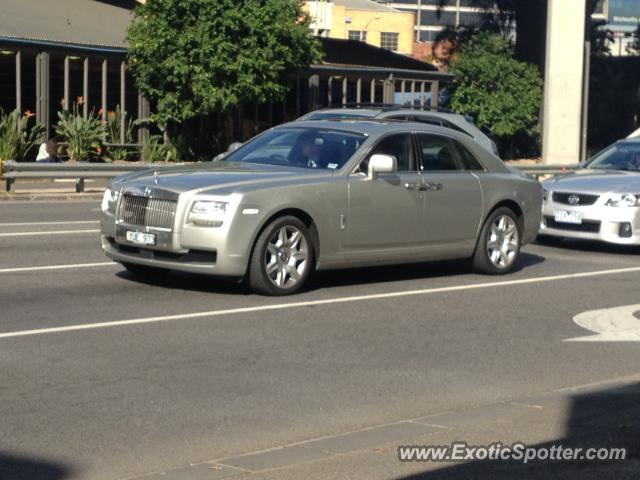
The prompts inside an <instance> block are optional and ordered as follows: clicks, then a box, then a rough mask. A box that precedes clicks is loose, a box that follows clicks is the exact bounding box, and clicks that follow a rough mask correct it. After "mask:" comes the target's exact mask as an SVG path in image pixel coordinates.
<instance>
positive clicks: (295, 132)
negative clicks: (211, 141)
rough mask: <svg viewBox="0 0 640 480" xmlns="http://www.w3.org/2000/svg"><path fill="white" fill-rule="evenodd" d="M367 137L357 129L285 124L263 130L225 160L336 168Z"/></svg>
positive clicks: (341, 165) (348, 157)
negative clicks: (357, 131)
mask: <svg viewBox="0 0 640 480" xmlns="http://www.w3.org/2000/svg"><path fill="white" fill-rule="evenodd" d="M366 139H367V137H366V135H363V134H359V133H350V132H342V131H338V130H327V129H321V128H303V127H300V128H286V129H276V130H271V131H269V132H266V133H265V134H263V135H261V136H259V137H257V138H256V139H255V140H253V141H251V142H249V143H247V144H246V145H245V146H243V147H241V148H240V149H238V150H236V151H235V152H233V153H232V154H230V155H229V156H228V157H226V158H225V161H228V162H245V163H260V164H265V165H281V166H286V167H299V168H315V169H328V170H337V169H339V168H342V167H343V166H344V164H345V163H347V161H348V160H349V159H350V158H351V156H352V155H353V154H354V153H355V152H356V150H358V148H360V146H361V145H362V144H363V143H364V141H365V140H366Z"/></svg>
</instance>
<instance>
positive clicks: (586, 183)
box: [543, 168, 640, 194]
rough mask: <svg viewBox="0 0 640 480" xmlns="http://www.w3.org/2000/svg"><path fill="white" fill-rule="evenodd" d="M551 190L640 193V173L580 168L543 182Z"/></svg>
mask: <svg viewBox="0 0 640 480" xmlns="http://www.w3.org/2000/svg"><path fill="white" fill-rule="evenodd" d="M543 185H544V187H545V188H547V189H549V190H561V191H566V192H579V193H595V194H602V193H640V173H636V172H624V171H620V170H595V169H589V168H585V169H580V170H577V171H575V172H571V173H566V174H562V175H557V176H555V177H553V178H551V179H549V180H546V181H544V182H543Z"/></svg>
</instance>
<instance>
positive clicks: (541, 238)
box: [536, 235, 564, 247]
mask: <svg viewBox="0 0 640 480" xmlns="http://www.w3.org/2000/svg"><path fill="white" fill-rule="evenodd" d="M563 240H564V238H562V237H552V236H551V235H538V236H537V238H536V242H538V243H539V244H541V245H547V246H550V247H555V246H558V245H561V244H562V241H563Z"/></svg>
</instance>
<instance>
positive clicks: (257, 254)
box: [249, 216, 314, 295]
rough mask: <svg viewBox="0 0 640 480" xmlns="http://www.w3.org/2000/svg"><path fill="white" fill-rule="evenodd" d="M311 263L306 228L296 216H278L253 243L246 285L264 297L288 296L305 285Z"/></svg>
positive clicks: (312, 255) (311, 252) (312, 254)
mask: <svg viewBox="0 0 640 480" xmlns="http://www.w3.org/2000/svg"><path fill="white" fill-rule="evenodd" d="M313 264H314V251H313V244H312V242H311V236H310V235H309V230H308V229H307V227H306V225H305V224H304V223H303V222H302V221H301V220H300V219H298V218H297V217H293V216H285V217H280V218H277V219H275V220H274V221H272V222H271V223H270V224H269V225H267V227H266V228H265V229H264V230H263V231H262V233H261V234H260V236H259V237H258V239H257V240H256V243H255V245H254V248H253V253H252V254H251V261H250V264H249V285H250V286H251V288H252V289H253V290H254V291H255V292H258V293H262V294H265V295H290V294H292V293H295V292H297V291H298V290H300V289H301V288H302V286H303V285H304V284H305V282H306V281H307V278H309V274H310V273H311V270H312V268H313Z"/></svg>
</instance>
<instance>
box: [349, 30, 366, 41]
mask: <svg viewBox="0 0 640 480" xmlns="http://www.w3.org/2000/svg"><path fill="white" fill-rule="evenodd" d="M349 40H358V41H359V42H366V41H367V32H366V31H364V30H349Z"/></svg>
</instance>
